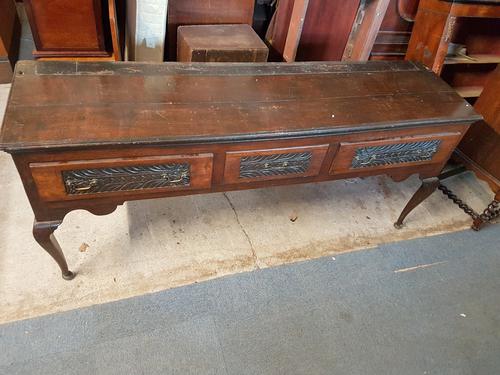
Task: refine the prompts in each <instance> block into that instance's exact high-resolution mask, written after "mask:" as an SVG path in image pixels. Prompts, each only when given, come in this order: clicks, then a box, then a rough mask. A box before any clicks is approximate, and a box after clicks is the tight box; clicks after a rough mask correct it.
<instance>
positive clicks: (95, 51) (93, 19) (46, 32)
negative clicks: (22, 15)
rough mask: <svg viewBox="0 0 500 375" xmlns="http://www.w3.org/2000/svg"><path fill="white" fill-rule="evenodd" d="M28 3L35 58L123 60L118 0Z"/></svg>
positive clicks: (26, 3)
mask: <svg viewBox="0 0 500 375" xmlns="http://www.w3.org/2000/svg"><path fill="white" fill-rule="evenodd" d="M118 3H120V2H118ZM122 3H123V2H122ZM24 4H25V7H26V13H27V15H28V19H29V22H30V26H31V31H32V33H33V39H34V41H35V47H36V49H35V51H33V55H34V56H35V58H47V59H49V58H50V59H82V60H85V59H91V60H120V59H121V58H122V53H121V52H122V46H121V44H120V43H123V40H122V41H121V42H120V40H119V39H120V31H119V28H118V19H117V10H116V7H115V0H72V1H68V0H51V1H37V0H24ZM123 4H124V3H123ZM123 4H122V5H123Z"/></svg>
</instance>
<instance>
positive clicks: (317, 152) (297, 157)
mask: <svg viewBox="0 0 500 375" xmlns="http://www.w3.org/2000/svg"><path fill="white" fill-rule="evenodd" d="M327 151H328V145H318V146H305V147H292V148H276V149H267V150H252V151H234V152H228V153H226V165H225V169H224V182H225V183H228V184H234V183H239V182H252V181H262V180H273V179H279V178H293V177H309V176H316V175H317V174H319V171H320V168H321V163H322V162H323V159H324V158H325V155H326V152H327Z"/></svg>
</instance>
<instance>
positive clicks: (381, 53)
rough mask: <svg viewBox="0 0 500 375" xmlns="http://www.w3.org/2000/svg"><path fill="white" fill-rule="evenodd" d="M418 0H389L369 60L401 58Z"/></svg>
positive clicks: (409, 33)
mask: <svg viewBox="0 0 500 375" xmlns="http://www.w3.org/2000/svg"><path fill="white" fill-rule="evenodd" d="M418 3H419V0H390V2H389V6H388V8H387V11H386V13H385V17H384V19H383V21H382V24H381V25H380V29H379V30H378V33H377V37H376V38H375V43H374V45H373V48H372V50H371V52H370V60H402V59H404V58H405V54H406V50H407V48H408V43H409V41H410V36H411V32H412V28H413V22H414V21H415V16H416V14H417V8H418Z"/></svg>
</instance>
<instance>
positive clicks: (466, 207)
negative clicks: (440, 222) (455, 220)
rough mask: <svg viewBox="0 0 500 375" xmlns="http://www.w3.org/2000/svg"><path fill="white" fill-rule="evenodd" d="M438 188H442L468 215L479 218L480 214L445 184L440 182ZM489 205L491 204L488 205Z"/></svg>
mask: <svg viewBox="0 0 500 375" xmlns="http://www.w3.org/2000/svg"><path fill="white" fill-rule="evenodd" d="M438 189H439V190H441V192H442V193H443V194H444V195H446V196H447V197H448V198H449V199H451V200H452V201H453V203H455V204H456V205H457V206H458V207H460V208H461V209H462V211H464V212H465V213H466V214H467V215H469V216H470V217H472V218H473V219H474V220H476V219H478V218H479V214H478V213H477V212H476V211H474V210H473V209H472V208H471V207H469V205H468V204H467V203H465V202H464V201H462V200H461V199H460V198H459V197H457V196H456V195H455V194H453V192H452V191H451V190H450V189H448V188H447V187H446V186H444V185H443V184H439V186H438ZM488 207H489V206H488Z"/></svg>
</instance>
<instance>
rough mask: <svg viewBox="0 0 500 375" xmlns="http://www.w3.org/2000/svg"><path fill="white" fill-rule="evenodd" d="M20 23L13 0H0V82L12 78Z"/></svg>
mask: <svg viewBox="0 0 500 375" xmlns="http://www.w3.org/2000/svg"><path fill="white" fill-rule="evenodd" d="M20 37H21V24H20V22H19V17H18V16H17V11H16V3H15V2H14V0H0V83H9V82H10V81H11V80H12V74H13V72H14V65H15V64H16V61H17V57H18V53H19V40H20Z"/></svg>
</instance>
